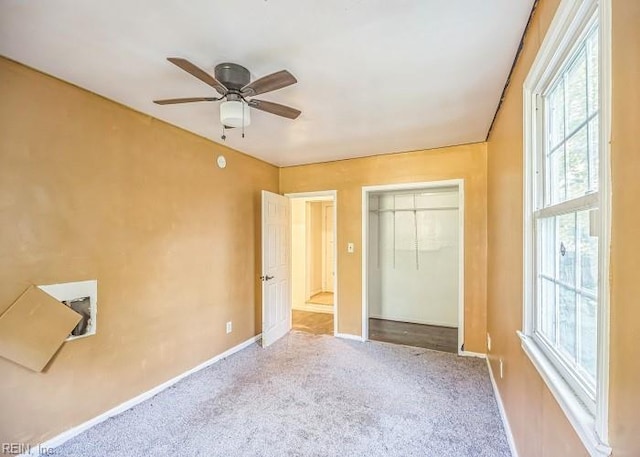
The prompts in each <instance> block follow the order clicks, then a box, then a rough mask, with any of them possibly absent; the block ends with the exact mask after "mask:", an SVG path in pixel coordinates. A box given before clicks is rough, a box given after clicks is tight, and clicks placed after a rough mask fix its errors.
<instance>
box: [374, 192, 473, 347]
mask: <svg viewBox="0 0 640 457" xmlns="http://www.w3.org/2000/svg"><path fill="white" fill-rule="evenodd" d="M362 204H363V220H362V226H363V261H362V270H363V291H362V296H363V322H362V327H363V338H364V339H365V340H368V339H370V340H377V341H386V342H390V343H397V344H405V345H408V346H418V347H424V348H428V349H434V350H439V351H445V352H452V353H461V352H462V351H463V345H464V290H463V284H464V281H463V280H464V189H463V181H462V180H450V181H438V182H430V183H411V184H399V185H388V186H370V187H364V188H363V193H362Z"/></svg>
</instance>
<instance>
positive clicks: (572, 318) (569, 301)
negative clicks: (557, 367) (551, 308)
mask: <svg viewBox="0 0 640 457" xmlns="http://www.w3.org/2000/svg"><path fill="white" fill-rule="evenodd" d="M559 288H560V293H559V294H558V295H559V298H560V303H559V309H558V314H559V326H560V328H559V342H560V347H561V348H562V349H564V350H565V351H566V352H567V355H568V356H569V359H571V360H575V357H576V293H575V292H574V291H573V290H570V289H568V288H566V287H563V286H559Z"/></svg>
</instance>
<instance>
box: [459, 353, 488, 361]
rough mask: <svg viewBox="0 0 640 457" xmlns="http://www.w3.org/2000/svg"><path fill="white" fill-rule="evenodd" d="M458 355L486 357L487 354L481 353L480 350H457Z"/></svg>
mask: <svg viewBox="0 0 640 457" xmlns="http://www.w3.org/2000/svg"><path fill="white" fill-rule="evenodd" d="M458 355H461V356H463V357H477V358H479V359H486V358H487V354H481V353H480V352H471V351H458Z"/></svg>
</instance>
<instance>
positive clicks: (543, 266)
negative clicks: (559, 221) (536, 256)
mask: <svg viewBox="0 0 640 457" xmlns="http://www.w3.org/2000/svg"><path fill="white" fill-rule="evenodd" d="M538 231H539V233H540V238H539V239H540V246H539V249H538V251H539V252H540V267H539V268H540V273H542V274H544V275H545V276H549V277H552V278H555V276H556V260H557V258H558V256H557V255H556V253H557V252H558V251H557V249H556V246H557V243H556V218H555V217H548V218H545V219H540V220H539V222H538Z"/></svg>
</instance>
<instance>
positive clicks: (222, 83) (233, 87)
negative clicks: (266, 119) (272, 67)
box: [153, 57, 301, 128]
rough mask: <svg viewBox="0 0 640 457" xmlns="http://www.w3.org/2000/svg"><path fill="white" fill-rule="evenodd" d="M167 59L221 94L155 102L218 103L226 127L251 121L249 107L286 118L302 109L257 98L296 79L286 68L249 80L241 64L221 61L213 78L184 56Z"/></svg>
mask: <svg viewBox="0 0 640 457" xmlns="http://www.w3.org/2000/svg"><path fill="white" fill-rule="evenodd" d="M167 60H168V61H169V62H171V63H172V64H174V65H176V66H178V67H180V68H181V69H183V70H184V71H186V72H187V73H189V74H190V75H192V76H195V77H196V78H198V79H199V80H200V81H202V82H204V83H205V84H208V85H209V86H211V87H213V88H214V89H215V90H216V91H217V92H218V93H219V94H220V97H188V98H170V99H165V100H154V101H153V102H154V103H156V104H158V105H174V104H177V103H192V102H217V101H219V100H226V101H224V102H222V103H221V104H220V121H221V122H222V125H223V126H224V127H225V128H233V127H246V126H248V125H249V124H250V123H251V115H250V110H249V109H248V108H255V109H259V110H260V111H265V112H267V113H271V114H275V115H277V116H282V117H286V118H288V119H296V118H297V117H298V116H300V113H301V111H300V110H297V109H295V108H291V107H289V106H285V105H281V104H279V103H274V102H268V101H265V100H258V99H255V98H251V97H254V96H256V95H260V94H264V93H266V92H271V91H274V90H278V89H282V88H283V87H287V86H290V85H292V84H295V83H297V82H298V80H297V79H296V78H295V77H294V76H293V75H292V74H291V73H289V72H288V71H287V70H281V71H278V72H276V73H272V74H270V75H267V76H263V77H262V78H258V79H256V80H255V81H253V82H251V75H250V73H249V70H247V69H246V68H245V67H243V66H242V65H238V64H235V63H221V64H219V65H216V68H215V70H214V74H215V77H213V76H211V75H210V74H209V73H207V72H206V71H204V70H202V69H201V68H199V67H197V66H195V65H194V64H192V63H191V62H189V61H188V60H186V59H181V58H179V57H168V58H167Z"/></svg>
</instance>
